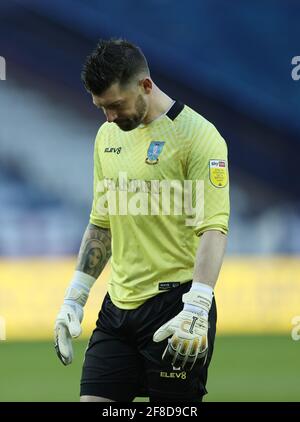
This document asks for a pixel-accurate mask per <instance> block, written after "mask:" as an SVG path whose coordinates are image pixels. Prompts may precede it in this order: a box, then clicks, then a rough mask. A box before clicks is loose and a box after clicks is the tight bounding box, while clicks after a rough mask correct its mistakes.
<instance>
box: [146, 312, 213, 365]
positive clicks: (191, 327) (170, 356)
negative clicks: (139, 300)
mask: <svg viewBox="0 0 300 422" xmlns="http://www.w3.org/2000/svg"><path fill="white" fill-rule="evenodd" d="M207 330H208V322H207V319H206V318H204V317H201V316H200V315H199V314H195V313H193V312H190V311H181V312H180V313H179V314H178V315H176V316H175V317H174V318H173V319H171V320H170V321H168V322H167V323H166V324H164V325H163V326H162V327H160V328H159V329H158V330H157V331H156V332H155V334H154V336H153V340H154V341H155V342H160V341H162V340H164V339H165V338H167V337H169V336H171V335H172V337H171V339H169V340H168V345H167V347H166V348H165V351H164V353H163V355H162V359H165V360H167V361H169V362H170V363H171V364H172V366H173V367H175V368H182V369H184V368H185V367H186V366H187V367H188V368H189V369H190V370H191V369H192V368H193V366H194V364H195V363H196V361H197V360H201V359H202V364H203V365H204V364H205V361H206V357H207V350H208V346H207V344H208V343H207Z"/></svg>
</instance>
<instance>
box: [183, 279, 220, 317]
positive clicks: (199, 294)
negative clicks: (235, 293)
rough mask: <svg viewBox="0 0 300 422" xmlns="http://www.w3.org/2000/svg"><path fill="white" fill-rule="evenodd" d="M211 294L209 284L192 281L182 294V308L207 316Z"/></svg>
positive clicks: (212, 294)
mask: <svg viewBox="0 0 300 422" xmlns="http://www.w3.org/2000/svg"><path fill="white" fill-rule="evenodd" d="M213 296H214V292H213V289H212V288H211V287H210V286H208V285H207V284H203V283H198V282H195V281H194V282H193V284H192V288H191V290H190V291H189V292H187V293H185V294H184V295H183V296H182V301H183V303H184V308H183V309H184V310H185V311H190V312H195V313H197V314H200V315H201V316H203V317H206V318H207V317H208V313H209V310H210V307H211V304H212V300H213Z"/></svg>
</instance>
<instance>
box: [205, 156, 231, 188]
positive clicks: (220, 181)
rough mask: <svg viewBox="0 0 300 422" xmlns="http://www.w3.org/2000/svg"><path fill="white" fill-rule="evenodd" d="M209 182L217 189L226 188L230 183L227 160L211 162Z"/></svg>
mask: <svg viewBox="0 0 300 422" xmlns="http://www.w3.org/2000/svg"><path fill="white" fill-rule="evenodd" d="M209 180H210V181H211V183H212V184H213V185H214V186H215V187H216V188H224V187H225V186H226V185H227V182H228V173H227V164H226V161H225V160H209Z"/></svg>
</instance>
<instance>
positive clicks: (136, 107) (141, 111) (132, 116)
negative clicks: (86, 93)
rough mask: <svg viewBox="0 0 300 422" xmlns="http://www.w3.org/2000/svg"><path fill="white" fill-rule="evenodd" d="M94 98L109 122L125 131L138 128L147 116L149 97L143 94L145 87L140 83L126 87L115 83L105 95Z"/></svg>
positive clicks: (94, 101)
mask: <svg viewBox="0 0 300 422" xmlns="http://www.w3.org/2000/svg"><path fill="white" fill-rule="evenodd" d="M92 97H93V103H94V104H95V106H96V107H97V108H101V109H102V110H103V112H104V114H105V116H106V118H107V121H108V122H110V123H112V122H113V123H116V124H117V125H118V126H119V128H120V129H122V130H124V131H129V130H133V129H135V128H137V127H138V126H139V125H140V124H141V123H142V121H143V120H144V118H145V116H146V114H147V109H148V102H147V96H146V94H145V93H144V92H143V85H142V84H138V82H136V83H134V82H133V83H131V84H130V85H128V86H126V87H121V86H120V85H119V83H115V84H113V85H111V86H110V87H109V88H108V89H107V90H106V91H105V92H104V93H103V94H101V95H94V94H92Z"/></svg>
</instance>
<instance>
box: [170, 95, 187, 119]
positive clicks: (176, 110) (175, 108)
mask: <svg viewBox="0 0 300 422" xmlns="http://www.w3.org/2000/svg"><path fill="white" fill-rule="evenodd" d="M183 108H184V104H183V103H182V102H181V101H178V100H175V103H174V104H173V105H172V107H171V108H170V110H169V111H168V113H167V116H168V117H169V119H171V120H175V119H176V117H177V116H178V115H179V114H180V113H181V112H182V110H183Z"/></svg>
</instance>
